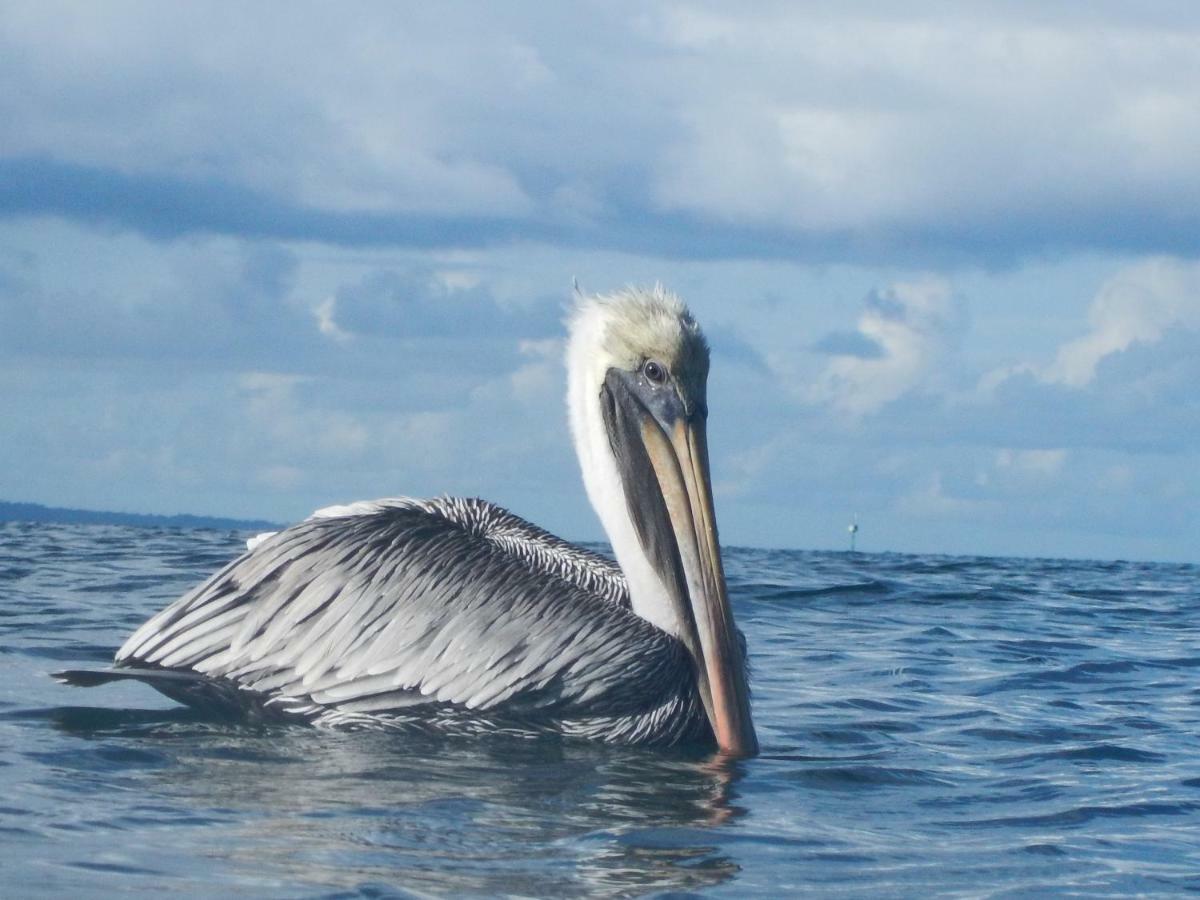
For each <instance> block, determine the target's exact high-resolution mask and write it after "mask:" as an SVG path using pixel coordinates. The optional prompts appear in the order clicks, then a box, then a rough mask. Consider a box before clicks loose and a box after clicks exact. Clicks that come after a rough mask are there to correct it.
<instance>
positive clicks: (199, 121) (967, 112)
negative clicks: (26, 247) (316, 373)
mask: <svg viewBox="0 0 1200 900" xmlns="http://www.w3.org/2000/svg"><path fill="white" fill-rule="evenodd" d="M626 13H628V14H623V12H622V10H621V9H620V8H617V9H616V10H615V11H614V10H613V9H612V8H611V7H595V8H587V9H585V10H582V11H581V10H575V11H573V13H572V15H571V16H569V17H547V16H546V15H545V14H544V11H543V10H541V9H540V8H538V7H536V6H527V7H524V8H517V9H515V10H513V9H511V8H503V9H502V8H499V7H497V8H492V7H486V6H478V5H468V6H465V7H453V8H447V9H439V10H438V11H437V12H436V13H433V12H429V13H421V12H420V11H417V10H407V11H406V12H403V13H401V12H398V11H397V10H396V9H395V8H394V7H391V6H388V5H386V4H379V5H364V6H360V7H358V8H357V9H356V11H355V13H354V14H352V15H346V14H344V13H342V12H340V11H334V10H332V9H326V8H323V7H306V8H305V9H304V11H303V14H297V15H285V14H282V13H281V9H280V7H277V6H271V5H267V6H246V7H239V8H238V9H237V11H236V15H235V16H233V18H232V19H231V18H230V15H229V10H226V9H218V8H216V7H206V6H195V7H192V8H190V9H189V10H188V11H187V12H186V13H180V12H179V11H178V10H176V9H174V8H168V7H166V6H163V5H161V4H154V3H127V4H116V5H114V4H107V5H105V7H104V10H103V12H102V13H101V12H97V11H95V10H89V9H85V8H82V7H80V6H79V5H78V4H70V5H56V4H54V3H51V2H47V3H40V4H26V5H23V6H21V7H19V8H17V9H14V10H11V11H9V12H8V14H7V15H6V21H5V29H4V31H3V33H2V34H0V120H3V121H4V122H5V128H4V129H3V130H2V131H0V155H3V156H11V157H29V158H33V159H53V160H63V161H66V162H71V163H77V164H80V165H85V166H94V167H99V168H100V169H101V170H103V171H112V170H115V171H117V172H121V173H125V174H126V175H137V176H144V175H153V176H158V177H160V178H161V177H169V178H174V179H181V180H182V181H183V182H184V183H185V184H187V183H192V182H196V181H198V182H204V181H205V179H208V180H215V181H218V182H231V183H233V184H234V185H238V186H241V187H243V188H247V189H249V190H251V191H253V192H256V196H257V195H266V196H268V197H271V198H276V199H281V200H282V201H285V202H287V203H298V204H304V205H308V206H314V207H318V208H320V209H322V210H330V211H338V212H358V213H378V214H384V215H406V214H413V213H434V214H437V215H440V216H463V217H467V218H470V219H472V220H477V219H487V218H489V217H499V218H503V219H507V218H512V219H514V220H518V221H519V223H520V224H519V225H515V226H514V229H513V232H512V234H513V235H515V236H517V237H520V236H522V235H525V236H528V235H532V236H533V237H534V239H537V240H550V241H552V242H553V241H557V240H558V237H557V236H556V235H557V233H556V232H553V231H551V230H549V229H548V228H547V224H548V223H550V224H552V223H560V224H562V223H570V225H571V226H572V227H571V228H564V229H562V230H561V234H562V235H564V236H566V237H568V239H571V238H573V237H575V238H577V237H578V235H577V234H576V233H575V232H574V231H573V228H574V226H577V225H580V223H583V225H585V226H586V224H588V223H592V224H597V223H598V224H600V225H601V226H603V231H602V232H599V233H598V234H599V235H600V236H599V237H597V238H596V239H597V240H605V241H612V242H614V243H622V242H623V243H624V245H629V244H630V243H631V242H633V243H636V244H637V245H639V246H644V244H645V237H646V229H647V228H650V229H651V230H654V229H659V230H658V237H659V239H660V240H663V241H668V240H671V239H672V237H671V236H674V237H673V240H674V241H675V246H676V252H678V244H679V238H678V236H677V232H676V230H675V229H674V228H672V226H675V225H677V224H678V223H677V221H675V220H674V219H673V218H672V217H673V216H676V215H677V214H683V215H684V216H685V218H688V219H692V220H696V221H697V222H698V223H699V226H698V227H699V231H700V232H703V231H704V229H714V230H716V231H717V236H718V237H720V236H722V235H723V234H725V232H723V231H722V229H725V228H727V227H729V226H733V227H734V228H737V227H745V226H750V227H752V228H753V229H756V231H755V232H754V235H755V237H753V238H752V239H751V241H750V244H749V246H750V248H751V251H750V252H759V251H761V252H763V253H768V254H769V253H779V252H781V251H780V249H779V248H780V246H781V243H780V242H781V241H787V240H790V241H792V242H793V243H795V244H797V246H798V249H799V245H800V244H801V243H804V242H809V241H816V243H817V245H818V247H820V246H824V247H826V248H828V247H835V248H841V249H840V250H839V252H843V253H850V252H853V253H854V254H856V255H858V256H860V257H861V256H864V255H870V254H872V253H875V252H885V251H886V250H887V249H888V248H891V250H892V251H893V252H894V251H895V250H896V249H897V248H899V249H900V250H901V251H904V250H906V248H907V247H908V246H909V245H910V244H918V245H920V244H924V245H928V246H931V247H933V248H935V249H940V250H943V251H945V252H954V251H959V252H961V253H964V254H966V255H968V256H975V255H978V254H986V253H989V252H992V253H1004V252H1005V251H1006V250H1008V249H1010V248H1014V247H1015V249H1016V251H1017V252H1024V251H1028V250H1035V251H1036V250H1039V249H1043V248H1044V247H1045V246H1048V245H1050V246H1078V245H1081V244H1082V245H1088V244H1099V245H1106V246H1107V245H1117V246H1121V245H1123V244H1126V243H1129V242H1134V243H1137V242H1139V241H1141V242H1144V241H1145V232H1146V231H1147V230H1148V229H1151V230H1153V231H1154V238H1155V239H1156V240H1159V241H1179V242H1184V243H1188V244H1189V245H1191V246H1194V245H1195V240H1194V238H1193V237H1190V236H1189V234H1188V228H1189V225H1195V224H1196V213H1195V210H1196V209H1197V208H1200V52H1198V50H1200V23H1198V22H1197V20H1196V17H1195V16H1194V15H1193V14H1190V13H1189V12H1188V11H1187V10H1176V11H1175V12H1174V13H1173V15H1172V16H1160V17H1158V20H1157V21H1156V20H1155V18H1154V17H1151V16H1148V15H1144V14H1141V13H1139V15H1136V16H1135V15H1131V14H1129V13H1126V12H1123V11H1122V10H1121V9H1120V8H1117V7H1105V8H1096V7H1095V5H1084V6H1080V7H1078V9H1077V10H1075V11H1070V10H1068V11H1065V12H1064V11H1062V10H1059V11H1057V12H1054V13H1047V12H1046V11H1044V10H1042V9H1040V8H1038V9H1037V14H1036V15H1034V14H1031V10H1030V9H1029V8H1026V7H1022V6H1020V5H1018V6H1016V7H1013V8H1011V9H1009V8H1008V7H983V8H980V7H971V8H970V9H968V10H966V11H964V12H957V11H956V12H955V13H954V14H951V13H949V12H948V11H947V9H946V8H945V7H944V5H941V4H934V5H927V6H922V5H919V4H918V5H915V6H914V5H909V6H906V8H905V10H904V11H903V12H902V13H897V12H896V10H895V9H894V8H893V7H891V6H887V5H878V6H875V7H872V6H867V7H863V6H856V7H850V8H845V9H843V8H842V7H838V6H834V5H823V4H772V5H767V6H760V7H755V8H752V9H749V10H739V11H738V12H737V13H730V12H724V11H713V9H712V8H710V7H706V6H705V5H703V4H698V3H669V4H667V3H664V4H652V5H651V6H649V8H648V9H646V10H643V9H642V8H641V7H638V8H636V9H629V10H626ZM68 19H69V20H70V21H71V22H72V23H73V27H71V28H63V27H61V23H62V22H63V21H64V20H68ZM1163 20H1165V21H1163ZM264 35H269V36H270V39H269V40H268V39H264V37H263V36H264ZM184 193H186V192H184ZM212 202H214V201H211V200H209V201H207V203H209V204H211V203H212ZM200 206H201V207H202V208H206V207H205V203H201V204H200ZM1131 209H1133V210H1135V213H1134V214H1133V215H1132V216H1131V215H1130V213H1129V210H1131ZM90 212H91V213H94V210H91V211H90ZM193 212H194V211H193ZM207 212H208V213H210V214H211V213H212V212H213V211H212V210H211V209H207ZM656 215H660V216H663V217H664V218H663V219H662V221H660V222H658V223H657V224H655V223H654V222H653V221H652V220H653V219H654V217H655V216H656ZM1122 216H1125V217H1127V218H1122ZM201 218H204V216H203V215H202V216H201ZM211 219H212V216H211V215H209V216H208V219H206V221H205V222H204V223H202V225H201V226H197V225H196V223H178V224H180V225H185V226H189V227H193V228H195V227H212V224H213V223H212V221H211ZM231 221H234V222H236V221H240V220H237V218H236V217H234V218H233V220H231ZM648 222H649V223H650V224H649V225H648ZM143 225H144V223H143ZM1125 226H1131V227H1125ZM1169 226H1173V227H1169ZM223 227H226V228H236V227H237V226H236V225H230V224H225V225H224V226H223ZM257 227H260V228H261V227H265V226H263V225H262V224H259V225H258V226H257ZM296 227H300V226H296ZM308 227H312V228H316V229H318V230H319V228H320V226H319V225H313V224H312V223H309V226H308ZM663 229H666V230H668V232H669V234H668V235H666V236H664V234H663V231H662V230H663ZM1193 230H1194V228H1193ZM503 233H504V234H508V233H509V232H503ZM371 234H372V230H371V229H370V228H369V227H363V228H362V229H360V230H359V231H356V232H355V237H354V238H353V240H363V241H366V240H368V239H369V238H370V236H371ZM461 235H462V232H461V231H458V230H450V231H448V232H447V233H446V235H445V237H444V240H445V241H446V243H447V244H450V245H452V244H454V243H455V241H456V240H460V239H461ZM760 237H761V238H766V239H767V240H766V241H765V242H764V243H763V244H762V245H758V244H756V243H754V241H755V240H757V239H758V238H760ZM822 242H824V243H823V244H822ZM734 246H735V245H734V244H733V243H732V242H729V241H723V240H719V239H718V240H710V241H708V242H707V243H706V244H705V245H704V250H703V251H694V252H704V253H714V254H717V253H729V252H738V253H744V252H746V247H747V245H746V244H745V243H743V244H741V245H738V246H737V249H736V250H735V249H734ZM783 246H786V243H784V244H783ZM1142 246H1144V243H1143V244H1142ZM723 248H725V249H723ZM827 252H833V251H832V250H828V249H827Z"/></svg>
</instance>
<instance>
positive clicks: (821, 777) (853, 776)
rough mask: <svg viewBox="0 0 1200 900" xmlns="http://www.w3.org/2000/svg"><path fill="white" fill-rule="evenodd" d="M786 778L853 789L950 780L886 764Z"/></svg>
mask: <svg viewBox="0 0 1200 900" xmlns="http://www.w3.org/2000/svg"><path fill="white" fill-rule="evenodd" d="M786 777H788V778H790V779H792V780H795V781H800V782H803V783H804V784H806V785H809V786H811V787H819V788H825V789H827V790H856V789H861V788H863V787H883V786H887V785H897V786H907V785H949V784H951V782H949V781H946V780H945V779H942V778H938V777H937V776H936V775H933V774H932V773H930V772H925V771H922V770H920V769H902V768H893V767H888V766H834V767H829V768H814V769H800V770H798V771H795V772H791V773H788V774H787V775H786Z"/></svg>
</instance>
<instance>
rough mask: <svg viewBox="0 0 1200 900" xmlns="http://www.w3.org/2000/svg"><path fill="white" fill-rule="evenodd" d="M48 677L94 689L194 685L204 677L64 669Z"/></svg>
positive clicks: (163, 672) (159, 671) (151, 671)
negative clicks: (120, 684) (125, 684)
mask: <svg viewBox="0 0 1200 900" xmlns="http://www.w3.org/2000/svg"><path fill="white" fill-rule="evenodd" d="M50 677H51V678H53V679H54V680H55V681H58V682H61V683H62V684H69V685H73V686H74V687H96V686H97V685H101V684H108V683H109V682H110V681H125V680H130V679H132V680H133V681H142V682H145V683H146V684H151V685H152V684H154V683H155V682H158V683H160V684H172V683H173V684H181V683H194V682H196V681H198V680H200V679H202V678H203V677H204V676H202V675H200V674H198V673H195V672H168V671H166V670H163V669H133V668H129V669H64V670H63V671H61V672H52V673H50Z"/></svg>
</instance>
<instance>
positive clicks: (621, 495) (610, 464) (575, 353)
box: [567, 306, 683, 636]
mask: <svg viewBox="0 0 1200 900" xmlns="http://www.w3.org/2000/svg"><path fill="white" fill-rule="evenodd" d="M603 338H604V317H603V314H602V311H601V309H600V308H598V307H596V306H585V307H583V308H582V309H580V310H579V311H578V312H577V313H576V317H575V320H574V322H573V323H572V328H571V340H570V343H569V344H568V345H567V409H568V413H569V416H570V420H571V434H572V436H573V437H574V439H575V452H576V453H577V454H578V456H579V467H580V469H581V470H582V472H583V484H584V487H585V488H586V489H587V495H588V499H589V500H590V501H591V502H592V508H593V509H595V510H596V515H598V516H599V517H600V524H601V525H603V526H604V530H605V532H606V533H607V534H608V541H609V543H610V544H611V545H612V548H613V553H614V554H615V555H616V557H617V564H618V565H619V566H620V567H621V570H622V571H623V572H624V573H625V581H626V583H627V584H628V585H629V597H630V600H631V601H632V603H633V611H634V612H635V613H636V614H637V615H639V616H641V617H642V618H643V619H646V620H647V621H648V622H650V623H652V624H653V625H656V626H657V627H658V628H661V629H662V630H663V631H666V632H668V633H669V634H673V635H676V636H681V635H682V633H683V629H682V623H680V621H679V617H678V616H677V615H676V613H675V610H674V608H673V607H672V605H671V603H670V601H669V599H668V594H667V589H666V587H665V586H664V585H663V582H662V579H661V578H660V577H659V575H658V572H657V571H656V570H655V569H654V567H653V566H652V565H651V564H650V560H649V558H648V557H647V556H646V552H645V550H644V549H643V548H642V542H641V541H640V540H639V539H638V535H637V528H636V527H635V526H634V524H633V520H632V519H631V518H630V516H629V506H628V504H627V503H626V501H625V488H624V485H623V484H622V481H621V475H620V472H619V471H618V469H617V462H616V459H615V457H614V456H613V452H612V448H611V447H610V445H609V439H608V429H607V427H606V426H605V424H604V414H603V412H602V411H601V408H600V388H601V385H603V384H604V378H605V375H606V374H607V370H608V363H607V362H606V357H605V355H604V354H603V353H602V352H601V347H602V344H603Z"/></svg>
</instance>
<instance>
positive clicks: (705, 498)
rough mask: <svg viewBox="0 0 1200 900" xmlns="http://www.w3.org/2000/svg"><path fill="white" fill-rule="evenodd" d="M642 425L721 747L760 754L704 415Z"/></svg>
mask: <svg viewBox="0 0 1200 900" xmlns="http://www.w3.org/2000/svg"><path fill="white" fill-rule="evenodd" d="M641 430H642V440H643V442H644V444H645V447H646V451H647V454H648V455H649V457H650V462H651V464H652V465H653V468H654V473H655V475H656V476H657V478H658V484H659V488H660V490H661V491H662V497H663V500H664V501H665V503H666V507H667V514H668V516H669V518H670V520H671V526H672V528H673V529H674V532H675V541H676V546H677V547H678V548H679V559H680V562H681V563H682V567H683V574H684V578H685V579H686V580H687V588H688V595H689V597H690V600H691V607H692V619H693V621H694V623H695V627H696V637H697V638H698V641H699V645H700V646H699V648H698V649H699V651H700V652H699V654H697V659H696V662H697V670H698V672H699V681H700V696H701V699H702V700H703V702H704V709H705V712H707V713H708V720H709V722H710V723H711V724H712V729H713V734H714V735H715V736H716V739H717V746H718V747H720V748H721V750H722V751H724V752H725V753H727V754H729V755H730V756H753V755H755V754H756V753H758V736H757V735H756V734H755V733H754V723H753V722H752V721H751V719H750V691H749V687H748V685H747V684H746V666H745V661H744V660H743V658H742V648H741V645H740V644H739V643H738V640H737V631H736V630H735V628H734V624H733V614H732V613H731V611H730V608H729V594H728V593H727V591H726V588H725V570H724V568H723V567H722V565H721V547H720V544H719V542H718V540H717V525H716V517H715V515H714V513H713V501H712V484H711V482H710V480H709V474H708V440H707V437H706V435H705V428H704V421H703V420H702V419H693V420H690V421H689V420H685V419H682V418H681V419H677V420H675V422H674V423H673V424H672V427H671V430H670V433H669V434H668V433H667V432H664V431H663V429H662V428H661V427H660V426H659V425H658V424H657V423H656V422H654V421H652V420H651V419H649V418H647V419H644V420H643V421H642V429H641ZM693 652H695V649H693Z"/></svg>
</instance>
